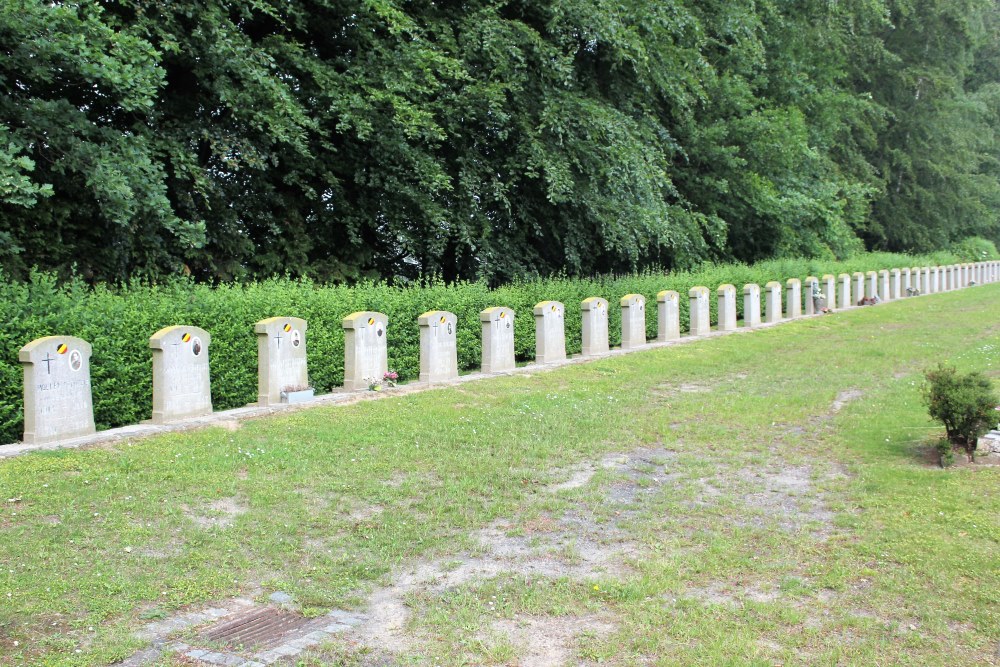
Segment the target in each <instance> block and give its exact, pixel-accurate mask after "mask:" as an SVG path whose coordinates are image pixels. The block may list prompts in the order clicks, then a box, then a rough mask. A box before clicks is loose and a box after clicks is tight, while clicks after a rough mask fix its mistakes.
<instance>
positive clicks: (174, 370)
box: [149, 327, 212, 424]
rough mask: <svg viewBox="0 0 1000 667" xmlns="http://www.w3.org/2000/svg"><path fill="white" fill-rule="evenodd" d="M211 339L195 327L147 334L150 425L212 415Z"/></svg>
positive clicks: (166, 329) (170, 328)
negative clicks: (150, 362) (150, 366)
mask: <svg viewBox="0 0 1000 667" xmlns="http://www.w3.org/2000/svg"><path fill="white" fill-rule="evenodd" d="M211 342H212V337H211V336H210V335H209V334H208V332H207V331H205V330H204V329H199V328H198V327H166V328H164V329H160V330H159V331H157V332H156V333H155V334H153V335H152V336H151V337H150V339H149V347H150V349H152V351H153V423H154V424H165V423H167V422H170V421H175V420H177V419H187V418H188V417H201V416H203V415H208V414H212V381H211V376H210V374H209V368H208V346H209V345H210V344H211Z"/></svg>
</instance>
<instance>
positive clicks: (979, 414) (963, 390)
mask: <svg viewBox="0 0 1000 667" xmlns="http://www.w3.org/2000/svg"><path fill="white" fill-rule="evenodd" d="M924 377H926V378H927V385H926V386H925V387H924V400H925V402H926V403H927V407H928V409H929V412H930V415H931V417H933V418H934V419H936V420H937V421H939V422H941V423H943V424H944V428H945V432H946V434H947V437H948V442H949V443H951V445H952V446H953V447H962V448H963V449H964V450H965V454H966V456H968V457H969V461H975V460H976V458H975V457H976V443H977V441H978V440H979V437H980V436H982V435H985V434H986V432H987V431H989V430H990V427H991V426H992V425H993V424H995V423H996V414H997V413H996V411H995V408H996V405H997V397H996V394H995V393H994V391H993V385H992V384H991V383H990V381H989V379H988V378H987V377H986V376H985V375H983V374H982V373H978V372H975V371H974V372H971V373H968V374H965V375H962V374H960V373H959V372H958V371H957V370H956V369H955V368H953V367H951V366H945V365H944V364H940V365H938V367H937V368H935V369H934V370H931V371H927V373H926V374H925V376H924ZM942 465H944V457H943V456H942Z"/></svg>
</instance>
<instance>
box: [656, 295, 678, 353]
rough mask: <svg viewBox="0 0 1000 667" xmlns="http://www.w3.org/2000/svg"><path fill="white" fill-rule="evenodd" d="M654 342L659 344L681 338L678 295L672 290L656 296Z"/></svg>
mask: <svg viewBox="0 0 1000 667" xmlns="http://www.w3.org/2000/svg"><path fill="white" fill-rule="evenodd" d="M656 310H657V317H656V340H658V341H660V342H661V343H663V342H666V341H668V340H676V339H678V338H680V337H681V307H680V295H679V294H677V292H675V291H674V290H663V291H662V292H657V294H656Z"/></svg>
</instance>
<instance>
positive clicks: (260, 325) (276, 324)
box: [253, 317, 309, 334]
mask: <svg viewBox="0 0 1000 667" xmlns="http://www.w3.org/2000/svg"><path fill="white" fill-rule="evenodd" d="M307 328H309V325H308V324H306V321H305V320H304V319H302V318H301V317H269V318H267V319H266V320H261V321H260V322H257V323H256V324H254V325H253V330H254V331H255V332H257V333H259V334H263V333H271V332H272V331H285V332H289V331H291V330H292V329H298V330H299V331H305V330H306V329H307Z"/></svg>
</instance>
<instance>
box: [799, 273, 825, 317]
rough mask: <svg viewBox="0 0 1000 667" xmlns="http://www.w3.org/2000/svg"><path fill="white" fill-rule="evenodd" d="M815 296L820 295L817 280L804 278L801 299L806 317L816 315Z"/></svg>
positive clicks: (811, 277) (812, 277)
mask: <svg viewBox="0 0 1000 667" xmlns="http://www.w3.org/2000/svg"><path fill="white" fill-rule="evenodd" d="M817 295H821V292H820V291H819V279H818V278H816V277H815V276H809V277H807V278H806V282H805V284H804V285H803V286H802V297H803V303H804V306H805V314H806V315H815V314H816V312H817V308H816V296H817Z"/></svg>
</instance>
